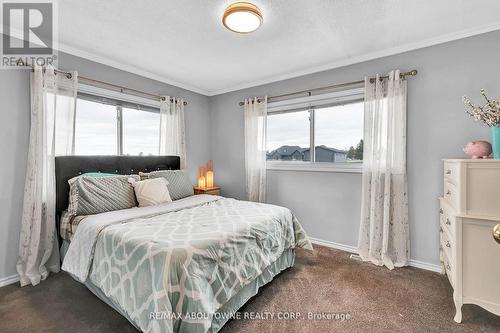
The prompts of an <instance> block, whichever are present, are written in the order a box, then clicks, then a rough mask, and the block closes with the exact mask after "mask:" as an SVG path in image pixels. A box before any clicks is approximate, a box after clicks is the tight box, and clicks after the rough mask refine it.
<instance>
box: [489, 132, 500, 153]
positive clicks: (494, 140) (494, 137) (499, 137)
mask: <svg viewBox="0 0 500 333" xmlns="http://www.w3.org/2000/svg"><path fill="white" fill-rule="evenodd" d="M491 147H492V149H493V158H500V126H494V127H491Z"/></svg>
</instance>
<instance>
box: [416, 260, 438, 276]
mask: <svg viewBox="0 0 500 333" xmlns="http://www.w3.org/2000/svg"><path fill="white" fill-rule="evenodd" d="M410 266H412V267H416V268H421V269H425V270H428V271H432V272H436V273H441V271H442V268H441V265H436V264H430V263H428V262H423V261H420V260H414V259H410Z"/></svg>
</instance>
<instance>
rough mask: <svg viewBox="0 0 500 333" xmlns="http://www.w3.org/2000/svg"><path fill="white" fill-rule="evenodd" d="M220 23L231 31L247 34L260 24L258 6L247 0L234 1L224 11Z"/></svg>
mask: <svg viewBox="0 0 500 333" xmlns="http://www.w3.org/2000/svg"><path fill="white" fill-rule="evenodd" d="M222 24H224V26H225V27H226V28H228V29H229V30H231V31H234V32H238V33H242V34H247V33H250V32H252V31H255V30H257V29H258V28H259V27H260V26H261V24H262V14H261V12H260V9H259V7H257V6H255V5H253V4H251V3H248V2H235V3H233V4H232V5H230V6H229V7H227V8H226V10H225V11H224V16H223V17H222Z"/></svg>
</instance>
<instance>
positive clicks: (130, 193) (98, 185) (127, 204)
mask: <svg viewBox="0 0 500 333" xmlns="http://www.w3.org/2000/svg"><path fill="white" fill-rule="evenodd" d="M131 177H132V178H133V179H134V180H139V176H136V175H134V176H104V177H92V176H78V177H74V178H71V179H70V180H68V183H69V186H70V190H69V205H68V214H69V215H70V216H75V215H92V214H99V213H104V212H109V211H113V210H120V209H127V208H132V207H135V206H136V201H135V194H134V188H133V187H132V185H131V184H130V183H129V178H131Z"/></svg>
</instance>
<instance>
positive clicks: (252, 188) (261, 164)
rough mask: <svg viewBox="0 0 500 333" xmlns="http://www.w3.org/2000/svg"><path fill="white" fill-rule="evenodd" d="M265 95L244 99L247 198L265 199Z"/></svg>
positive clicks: (257, 200)
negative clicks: (259, 97) (262, 97)
mask: <svg viewBox="0 0 500 333" xmlns="http://www.w3.org/2000/svg"><path fill="white" fill-rule="evenodd" d="M266 128H267V97H266V98H264V100H259V99H258V98H254V99H246V100H245V171H246V193H247V199H248V200H250V201H256V202H265V201H266Z"/></svg>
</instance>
